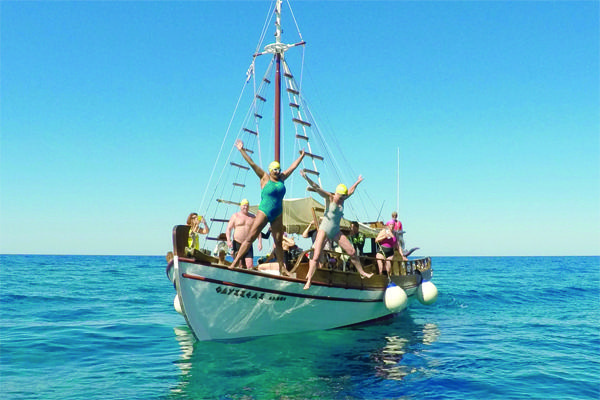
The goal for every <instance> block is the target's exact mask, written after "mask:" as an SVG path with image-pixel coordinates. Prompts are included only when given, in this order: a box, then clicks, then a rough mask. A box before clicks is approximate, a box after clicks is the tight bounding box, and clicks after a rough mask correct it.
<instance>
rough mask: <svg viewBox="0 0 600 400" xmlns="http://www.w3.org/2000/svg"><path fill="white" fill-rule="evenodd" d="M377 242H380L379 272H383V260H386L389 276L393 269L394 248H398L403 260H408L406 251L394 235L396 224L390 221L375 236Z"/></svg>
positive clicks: (378, 253) (378, 254)
mask: <svg viewBox="0 0 600 400" xmlns="http://www.w3.org/2000/svg"><path fill="white" fill-rule="evenodd" d="M375 242H377V243H378V244H379V248H380V251H379V252H377V256H376V258H377V266H378V267H379V274H380V275H381V274H383V261H384V260H385V270H386V271H387V274H388V276H389V275H390V272H391V269H392V259H393V258H394V250H396V249H397V250H398V253H400V255H401V256H402V260H403V261H407V259H406V257H405V256H404V253H403V252H402V246H400V242H399V241H398V239H396V235H394V224H393V222H388V223H387V225H386V226H385V228H384V229H382V230H381V232H379V235H377V237H376V238H375Z"/></svg>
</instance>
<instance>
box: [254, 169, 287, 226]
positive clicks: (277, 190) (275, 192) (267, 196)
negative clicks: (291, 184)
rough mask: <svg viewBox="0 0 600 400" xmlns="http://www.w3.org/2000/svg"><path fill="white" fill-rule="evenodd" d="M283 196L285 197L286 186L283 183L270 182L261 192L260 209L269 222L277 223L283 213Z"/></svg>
mask: <svg viewBox="0 0 600 400" xmlns="http://www.w3.org/2000/svg"><path fill="white" fill-rule="evenodd" d="M283 196H285V185H284V184H283V182H281V181H277V182H273V181H272V180H270V179H269V182H267V184H266V185H265V187H264V188H262V191H261V192H260V204H259V205H258V209H259V210H260V211H262V212H264V213H265V215H266V216H267V220H268V221H269V222H273V221H275V218H277V217H279V216H280V215H281V213H282V212H283Z"/></svg>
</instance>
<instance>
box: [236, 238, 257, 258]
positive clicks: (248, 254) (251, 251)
mask: <svg viewBox="0 0 600 400" xmlns="http://www.w3.org/2000/svg"><path fill="white" fill-rule="evenodd" d="M240 247H242V244H241V243H240V242H237V241H235V240H234V241H233V252H234V253H236V252H237V251H238V250H239V248H240ZM244 258H252V259H253V258H254V246H252V245H250V248H249V249H248V251H247V252H246V254H244Z"/></svg>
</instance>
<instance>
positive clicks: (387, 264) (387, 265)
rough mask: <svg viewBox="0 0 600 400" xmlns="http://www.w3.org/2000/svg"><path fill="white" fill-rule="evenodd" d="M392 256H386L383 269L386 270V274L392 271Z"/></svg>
mask: <svg viewBox="0 0 600 400" xmlns="http://www.w3.org/2000/svg"><path fill="white" fill-rule="evenodd" d="M393 258H394V256H391V257H388V258H387V261H386V262H385V270H386V271H387V274H388V276H390V275H391V272H392V261H391V260H392V259H393Z"/></svg>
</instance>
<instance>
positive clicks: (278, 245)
mask: <svg viewBox="0 0 600 400" xmlns="http://www.w3.org/2000/svg"><path fill="white" fill-rule="evenodd" d="M271 234H272V235H273V241H274V242H275V257H276V258H277V263H278V264H279V273H280V274H281V275H284V276H289V275H290V274H289V273H288V271H287V268H286V266H285V264H284V262H283V260H284V258H285V257H284V255H283V215H280V216H278V217H277V218H275V220H274V221H273V222H271Z"/></svg>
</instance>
